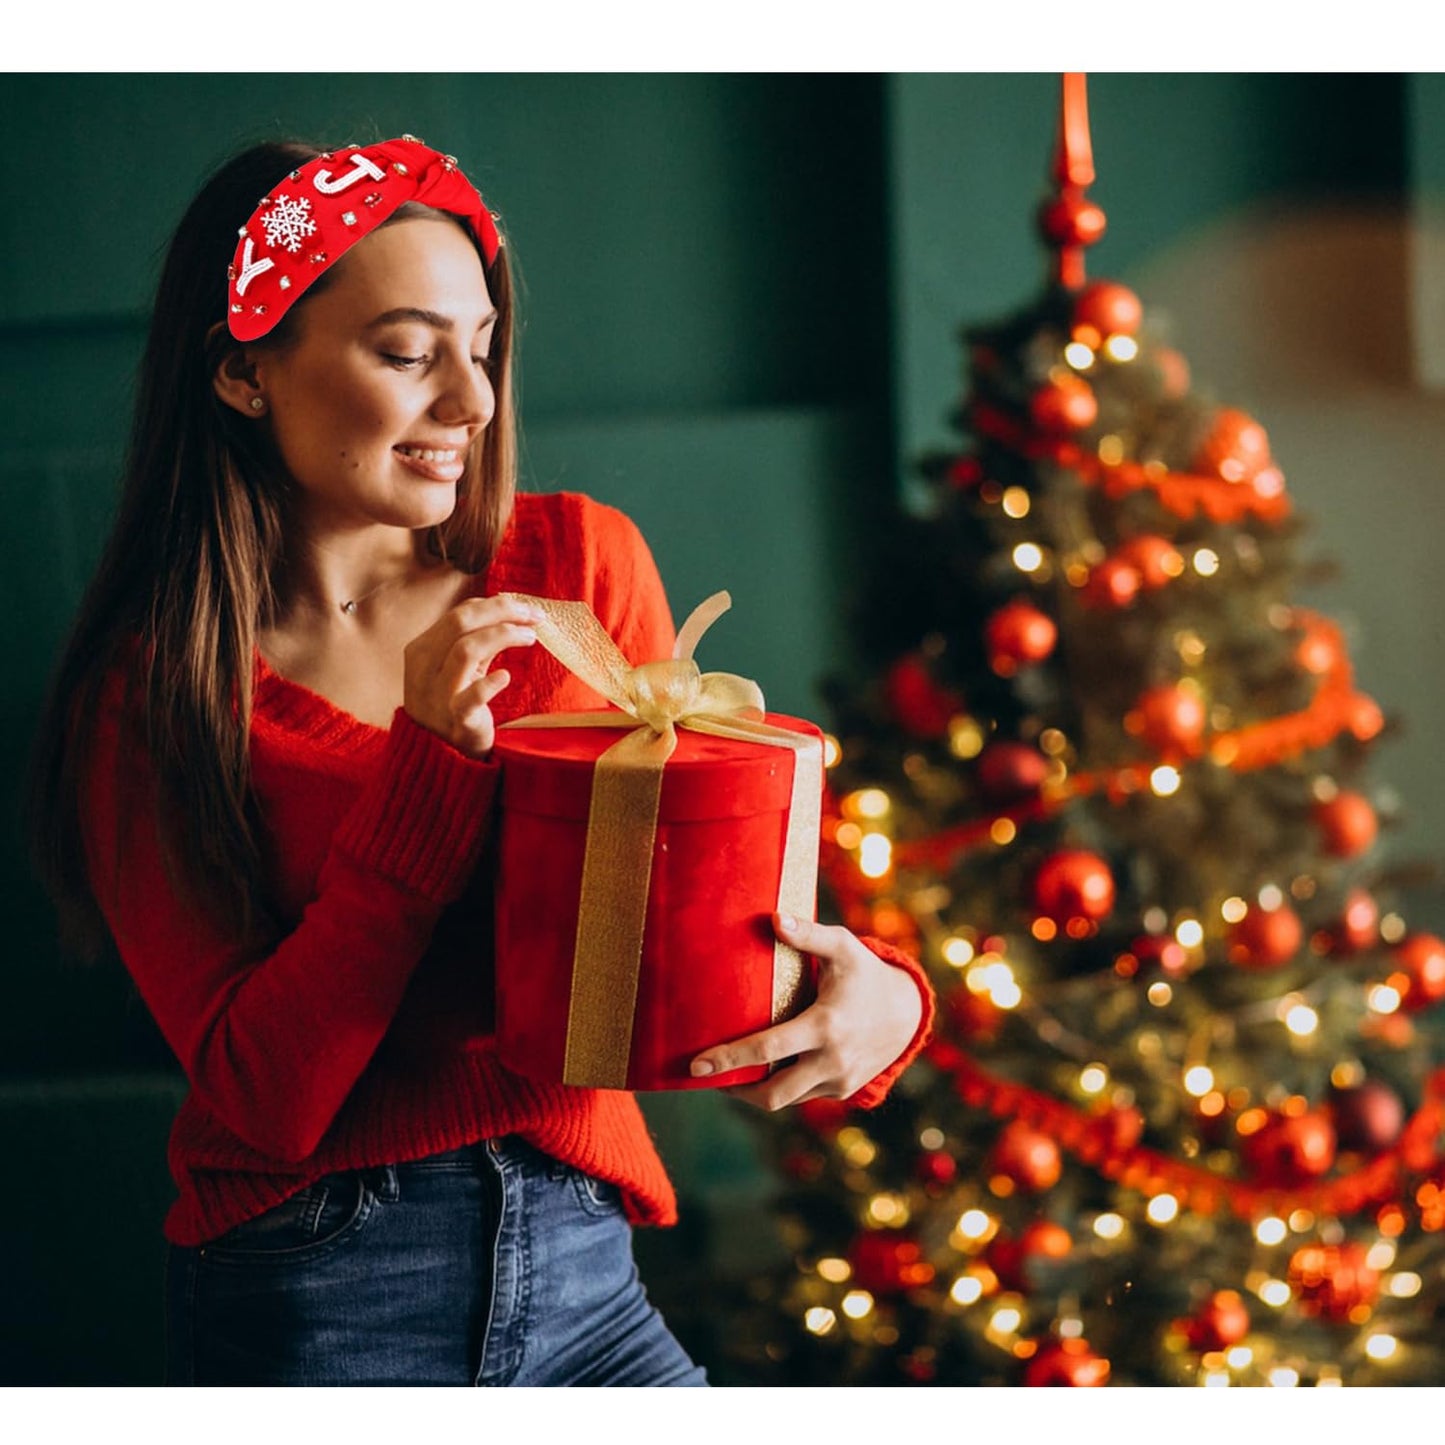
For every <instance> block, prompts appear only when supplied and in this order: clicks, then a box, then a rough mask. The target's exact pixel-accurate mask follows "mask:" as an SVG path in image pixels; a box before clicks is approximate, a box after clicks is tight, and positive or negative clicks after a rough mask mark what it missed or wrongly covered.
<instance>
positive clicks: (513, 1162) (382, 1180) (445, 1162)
mask: <svg viewBox="0 0 1445 1445" xmlns="http://www.w3.org/2000/svg"><path fill="white" fill-rule="evenodd" d="M567 1167H568V1166H567V1165H566V1164H564V1163H563V1162H562V1161H561V1160H560V1159H554V1158H552V1157H551V1156H550V1155H547V1154H544V1153H542V1151H541V1150H540V1149H537V1148H536V1147H534V1146H533V1145H531V1144H529V1143H527V1141H526V1140H525V1139H523V1138H521V1137H520V1136H519V1135H516V1134H506V1135H503V1136H502V1137H501V1138H498V1139H480V1140H478V1141H477V1142H476V1143H475V1144H463V1145H462V1146H461V1148H459V1149H446V1150H443V1151H442V1152H441V1153H438V1154H427V1155H424V1156H423V1157H422V1158H420V1159H405V1160H402V1161H400V1162H398V1163H395V1164H373V1165H371V1166H369V1167H367V1168H365V1169H359V1170H357V1171H356V1173H358V1174H360V1175H361V1177H362V1179H364V1180H365V1182H366V1184H367V1187H368V1188H370V1189H371V1190H373V1191H374V1192H375V1193H376V1195H377V1197H378V1198H380V1199H384V1200H395V1199H397V1198H399V1197H400V1193H401V1189H402V1186H403V1185H404V1184H405V1183H406V1181H407V1179H408V1178H418V1177H420V1176H423V1175H426V1174H436V1173H442V1172H453V1173H466V1172H471V1171H475V1170H491V1171H497V1170H502V1171H506V1172H508V1173H511V1172H519V1173H523V1174H540V1173H547V1174H551V1175H554V1176H557V1177H560V1176H561V1175H564V1174H565V1173H566V1172H567Z"/></svg>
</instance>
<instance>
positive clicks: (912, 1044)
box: [847, 938, 936, 1109]
mask: <svg viewBox="0 0 1445 1445" xmlns="http://www.w3.org/2000/svg"><path fill="white" fill-rule="evenodd" d="M859 942H860V943H861V944H862V945H863V946H864V947H865V948H866V949H868V950H869V951H870V952H872V953H876V954H877V955H878V957H879V958H881V959H882V960H883V961H884V963H891V964H892V965H893V966H894V967H895V968H901V969H902V970H903V971H904V973H906V974H907V975H908V976H909V977H910V978H911V979H912V980H913V982H914V983H915V984H917V985H918V992H919V995H920V997H921V998H922V1000H923V1012H922V1014H921V1015H920V1016H919V1019H918V1027H917V1028H916V1029H914V1031H913V1037H912V1038H911V1039H910V1040H909V1041H908V1047H907V1048H906V1049H904V1050H903V1052H902V1053H901V1054H899V1056H898V1057H897V1058H896V1059H894V1061H893V1062H892V1063H891V1064H889V1066H888V1067H887V1068H886V1069H884V1070H883V1072H882V1073H881V1074H879V1075H878V1077H877V1078H875V1079H870V1080H869V1081H868V1082H867V1083H866V1084H864V1085H863V1087H862V1088H861V1089H859V1090H858V1092H857V1093H856V1094H854V1095H853V1096H852V1098H850V1099H848V1100H847V1103H848V1104H850V1105H851V1106H852V1107H853V1108H855V1109H876V1108H877V1107H878V1105H879V1104H881V1103H882V1102H883V1101H884V1099H886V1098H887V1097H888V1091H889V1090H890V1089H891V1088H892V1087H893V1085H894V1084H895V1083H897V1081H898V1077H899V1075H900V1074H902V1072H903V1071H904V1069H906V1068H907V1067H908V1066H909V1064H911V1063H912V1062H913V1061H914V1059H916V1058H917V1057H918V1056H919V1054H921V1053H922V1052H923V1046H924V1045H925V1044H926V1043H927V1042H928V1040H929V1037H930V1036H931V1035H932V1033H933V1017H934V1013H935V1010H936V1000H935V998H934V993H933V985H932V984H931V983H930V982H929V981H928V973H927V971H926V970H925V969H924V967H923V965H922V964H921V963H919V961H918V960H917V959H916V958H914V957H913V956H912V954H908V953H905V952H904V951H903V950H902V949H901V948H895V947H894V946H893V945H892V944H891V943H884V942H883V940H882V939H881V938H861V939H859Z"/></svg>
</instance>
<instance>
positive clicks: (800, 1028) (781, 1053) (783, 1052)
mask: <svg viewBox="0 0 1445 1445" xmlns="http://www.w3.org/2000/svg"><path fill="white" fill-rule="evenodd" d="M812 1014H813V1011H812V1009H805V1010H804V1011H803V1012H802V1013H800V1014H799V1015H798V1016H797V1018H792V1019H787V1020H786V1021H785V1022H783V1023H780V1024H774V1025H773V1027H772V1028H767V1029H760V1030H759V1031H758V1032H757V1033H755V1034H748V1035H747V1036H746V1037H744V1038H741V1039H734V1040H733V1041H732V1042H731V1043H727V1044H719V1045H718V1046H717V1047H715V1048H711V1049H708V1050H707V1051H706V1052H704V1053H701V1054H699V1055H698V1056H697V1057H696V1058H695V1059H694V1060H693V1061H692V1065H691V1071H692V1075H693V1077H694V1078H699V1079H700V1078H705V1077H706V1076H707V1075H708V1074H727V1073H731V1072H732V1071H733V1070H734V1069H747V1068H752V1067H754V1066H755V1065H757V1064H776V1063H779V1062H780V1061H781V1060H783V1059H791V1058H793V1057H794V1056H795V1055H797V1054H802V1053H806V1052H807V1051H809V1050H811V1049H816V1048H817V1047H818V1046H819V1044H820V1043H821V1042H822V1038H821V1035H820V1031H819V1029H818V1020H817V1019H816V1017H813V1016H812Z"/></svg>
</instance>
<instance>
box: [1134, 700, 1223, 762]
mask: <svg viewBox="0 0 1445 1445" xmlns="http://www.w3.org/2000/svg"><path fill="white" fill-rule="evenodd" d="M1137 712H1138V723H1139V731H1140V733H1141V735H1142V736H1143V738H1144V741H1145V742H1146V743H1148V744H1149V746H1150V747H1152V748H1154V749H1156V750H1157V751H1158V752H1161V753H1171V754H1172V753H1196V752H1198V751H1199V741H1200V739H1201V738H1202V737H1203V736H1204V727H1205V723H1206V722H1207V717H1206V714H1205V710H1204V699H1203V698H1201V697H1200V696H1199V694H1198V693H1197V692H1195V691H1194V689H1193V688H1191V687H1180V686H1176V685H1172V684H1165V685H1164V686H1162V687H1151V688H1150V689H1149V690H1148V691H1147V692H1146V693H1145V694H1144V695H1143V696H1142V697H1141V698H1140V699H1139V703H1138V708H1137Z"/></svg>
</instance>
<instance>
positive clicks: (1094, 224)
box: [1038, 194, 1107, 246]
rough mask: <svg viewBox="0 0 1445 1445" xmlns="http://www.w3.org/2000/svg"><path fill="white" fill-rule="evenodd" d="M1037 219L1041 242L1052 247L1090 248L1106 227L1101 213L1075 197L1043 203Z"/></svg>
mask: <svg viewBox="0 0 1445 1445" xmlns="http://www.w3.org/2000/svg"><path fill="white" fill-rule="evenodd" d="M1038 218H1039V230H1040V231H1042V232H1043V236H1044V240H1046V241H1050V242H1052V243H1053V244H1054V245H1055V246H1092V245H1093V244H1094V242H1095V241H1097V240H1098V239H1099V237H1100V236H1102V235H1103V234H1104V228H1105V226H1106V225H1107V222H1106V221H1105V219H1104V212H1103V210H1102V209H1101V208H1100V207H1099V206H1097V205H1095V204H1094V202H1093V201H1088V200H1085V199H1084V197H1083V196H1081V195H1078V194H1074V195H1063V196H1059V197H1057V198H1055V199H1052V200H1048V201H1045V202H1044V204H1043V205H1042V206H1040V207H1039V217H1038Z"/></svg>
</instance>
